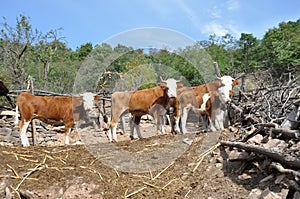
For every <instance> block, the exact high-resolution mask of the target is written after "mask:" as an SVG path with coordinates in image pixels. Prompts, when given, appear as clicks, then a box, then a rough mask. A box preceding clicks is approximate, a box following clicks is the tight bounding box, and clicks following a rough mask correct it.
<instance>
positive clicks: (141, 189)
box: [125, 187, 147, 198]
mask: <svg viewBox="0 0 300 199" xmlns="http://www.w3.org/2000/svg"><path fill="white" fill-rule="evenodd" d="M146 188H147V187H142V188H140V189H139V190H136V191H134V192H132V193H130V194H128V195H126V196H125V198H128V197H130V196H133V195H134V194H137V193H139V192H141V191H143V190H144V189H146Z"/></svg>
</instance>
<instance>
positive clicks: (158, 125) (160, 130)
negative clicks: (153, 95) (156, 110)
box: [156, 115, 166, 135]
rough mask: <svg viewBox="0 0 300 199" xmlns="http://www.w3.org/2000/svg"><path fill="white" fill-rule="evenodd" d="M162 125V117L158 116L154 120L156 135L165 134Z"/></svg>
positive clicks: (163, 119)
mask: <svg viewBox="0 0 300 199" xmlns="http://www.w3.org/2000/svg"><path fill="white" fill-rule="evenodd" d="M164 123H165V118H164V115H158V118H157V120H156V129H157V135H160V134H166V131H165V128H164V126H163V125H164Z"/></svg>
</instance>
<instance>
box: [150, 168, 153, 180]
mask: <svg viewBox="0 0 300 199" xmlns="http://www.w3.org/2000/svg"><path fill="white" fill-rule="evenodd" d="M149 173H150V179H151V180H153V175H152V172H151V169H149Z"/></svg>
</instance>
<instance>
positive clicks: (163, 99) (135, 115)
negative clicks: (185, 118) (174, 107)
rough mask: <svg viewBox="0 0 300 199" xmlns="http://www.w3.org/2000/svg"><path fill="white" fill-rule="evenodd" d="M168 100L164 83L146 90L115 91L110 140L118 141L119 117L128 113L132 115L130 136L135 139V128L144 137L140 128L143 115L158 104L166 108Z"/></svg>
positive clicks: (112, 98) (112, 104)
mask: <svg viewBox="0 0 300 199" xmlns="http://www.w3.org/2000/svg"><path fill="white" fill-rule="evenodd" d="M168 101H169V96H168V87H166V86H163V85H161V86H156V87H153V88H149V89H144V90H137V91H123V92H115V93H113V94H112V96H111V120H110V123H109V125H110V131H109V132H108V138H109V141H110V142H112V141H113V140H114V141H116V142H117V133H116V130H117V123H118V121H119V118H120V117H122V116H123V115H125V114H127V113H130V114H131V115H132V118H131V119H130V138H131V139H133V131H134V128H135V129H136V130H137V134H138V137H139V138H142V135H141V133H140V129H139V123H140V119H141V117H142V116H143V115H146V114H149V113H151V112H152V110H153V109H155V108H157V106H161V107H163V108H164V109H165V108H166V107H167V105H168Z"/></svg>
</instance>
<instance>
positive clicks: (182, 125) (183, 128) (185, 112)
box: [181, 107, 190, 133]
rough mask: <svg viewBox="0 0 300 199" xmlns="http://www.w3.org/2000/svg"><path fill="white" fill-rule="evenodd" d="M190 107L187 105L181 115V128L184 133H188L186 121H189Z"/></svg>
mask: <svg viewBox="0 0 300 199" xmlns="http://www.w3.org/2000/svg"><path fill="white" fill-rule="evenodd" d="M189 110H190V109H189V107H185V108H183V111H182V117H181V129H182V133H186V132H187V130H186V121H187V116H188V112H189Z"/></svg>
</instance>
